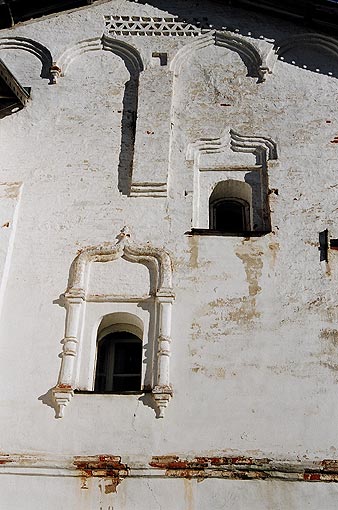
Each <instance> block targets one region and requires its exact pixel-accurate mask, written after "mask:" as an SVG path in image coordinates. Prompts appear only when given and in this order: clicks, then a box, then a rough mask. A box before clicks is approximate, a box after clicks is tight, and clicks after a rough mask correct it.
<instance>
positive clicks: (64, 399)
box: [53, 293, 84, 418]
mask: <svg viewBox="0 0 338 510" xmlns="http://www.w3.org/2000/svg"><path fill="white" fill-rule="evenodd" d="M65 299H66V303H67V304H66V307H67V316H66V326H65V337H64V339H63V340H62V344H63V350H62V362H61V368H60V373H59V378H58V383H57V385H56V386H55V388H53V396H54V400H55V403H56V418H62V417H63V411H64V408H65V406H66V405H67V404H68V402H70V400H71V398H72V396H73V395H74V385H75V380H74V379H75V370H74V368H75V359H76V355H77V345H78V343H79V341H78V337H79V324H80V317H81V309H82V305H83V303H84V296H82V295H72V294H71V293H68V294H66V295H65Z"/></svg>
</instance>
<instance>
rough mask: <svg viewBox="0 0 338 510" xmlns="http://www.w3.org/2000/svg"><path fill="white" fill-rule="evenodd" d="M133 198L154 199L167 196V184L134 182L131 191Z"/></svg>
mask: <svg viewBox="0 0 338 510" xmlns="http://www.w3.org/2000/svg"><path fill="white" fill-rule="evenodd" d="M130 196H131V197H154V198H162V197H166V196H167V183H166V182H150V183H149V182H133V183H132V184H131V189H130Z"/></svg>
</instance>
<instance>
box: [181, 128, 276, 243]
mask: <svg viewBox="0 0 338 510" xmlns="http://www.w3.org/2000/svg"><path fill="white" fill-rule="evenodd" d="M231 152H236V153H237V152H239V153H243V158H240V159H239V160H234V158H233V157H231ZM245 153H247V154H252V155H253V156H254V157H255V164H254V165H252V163H251V164H250V163H249V162H248V159H247V157H244V154H245ZM218 154H219V155H220V156H217V155H218ZM209 155H210V156H209ZM202 158H203V161H201V159H202ZM276 159H277V146H276V143H275V142H274V141H273V140H272V139H271V138H267V137H261V136H245V135H240V134H238V133H236V132H235V131H233V130H232V129H231V130H230V132H229V133H227V132H226V133H225V134H224V135H223V136H221V137H220V138H204V139H200V140H197V141H196V142H193V143H191V144H189V145H188V149H187V154H186V160H187V162H189V163H190V165H191V166H192V170H193V174H194V180H193V218H192V228H193V229H198V230H200V233H202V230H204V229H208V214H209V213H208V211H209V207H208V205H207V204H208V199H209V195H210V192H211V189H210V191H208V190H207V189H206V186H205V185H204V186H201V184H200V181H201V176H202V175H204V176H208V175H210V177H208V182H209V181H210V183H209V184H213V185H215V184H216V183H217V182H219V181H221V180H224V179H226V178H229V179H230V178H231V179H236V178H238V179H240V180H243V179H244V173H248V172H253V173H254V172H260V175H261V189H262V207H263V209H264V211H265V213H266V215H265V216H264V214H263V220H262V221H263V228H262V229H260V230H262V231H263V232H265V233H266V232H268V231H270V218H269V217H268V214H269V211H268V209H269V207H268V165H269V161H274V160H276ZM224 160H225V161H226V163H225V164H224ZM215 162H217V163H215ZM210 173H211V174H210ZM212 174H214V175H212ZM211 187H212V186H211ZM202 190H203V193H205V194H206V196H205V197H204V195H203V196H202ZM202 202H203V205H202ZM204 202H205V204H204ZM201 209H202V211H201ZM204 210H205V211H204ZM264 211H263V213H264Z"/></svg>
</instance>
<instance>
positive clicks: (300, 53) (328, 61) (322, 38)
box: [138, 0, 338, 78]
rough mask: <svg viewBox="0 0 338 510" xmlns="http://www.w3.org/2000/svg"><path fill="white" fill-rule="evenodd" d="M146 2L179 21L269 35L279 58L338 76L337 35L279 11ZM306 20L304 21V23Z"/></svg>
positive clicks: (259, 37)
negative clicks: (325, 32)
mask: <svg viewBox="0 0 338 510" xmlns="http://www.w3.org/2000/svg"><path fill="white" fill-rule="evenodd" d="M138 2H139V3H142V4H151V5H152V6H154V7H157V8H159V9H161V10H163V11H165V12H167V11H169V14H170V15H171V16H177V17H178V20H179V21H182V22H186V23H191V24H192V25H195V26H196V27H198V28H202V29H204V30H207V29H210V30H228V31H230V32H234V33H236V34H240V35H243V36H249V37H251V38H253V39H257V40H262V39H268V40H269V41H270V42H271V43H274V49H275V51H276V53H278V58H279V59H280V60H282V61H284V62H287V63H289V64H291V65H294V66H296V67H299V68H301V69H306V70H309V71H313V72H315V73H317V74H323V75H328V76H332V77H335V78H338V40H337V39H335V38H334V37H330V36H327V35H323V34H321V33H316V32H315V31H314V29H312V28H310V29H309V28H308V27H307V26H304V20H303V19H302V18H300V21H301V23H298V24H297V23H296V21H293V20H291V21H288V20H287V19H283V18H281V19H280V18H278V17H276V16H275V15H273V14H271V15H269V14H267V13H262V12H260V11H259V10H257V9H256V10H255V11H254V10H249V9H245V8H243V7H236V6H229V5H226V2H217V1H215V2H212V6H213V8H210V5H211V3H209V2H198V1H197V2H196V9H195V10H194V13H193V14H192V13H191V8H189V3H188V2H184V1H182V0H180V1H173V2H170V8H169V9H168V2H167V1H166V0H138ZM302 22H303V23H302Z"/></svg>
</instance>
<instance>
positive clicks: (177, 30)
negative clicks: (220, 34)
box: [104, 16, 201, 37]
mask: <svg viewBox="0 0 338 510" xmlns="http://www.w3.org/2000/svg"><path fill="white" fill-rule="evenodd" d="M104 18H105V23H106V32H107V33H108V34H113V35H143V36H156V35H157V36H183V37H196V36H198V35H200V33H201V29H199V28H197V27H196V26H194V25H191V24H190V23H184V22H183V21H178V19H177V18H175V17H166V18H158V17H148V16H105V17H104Z"/></svg>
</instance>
